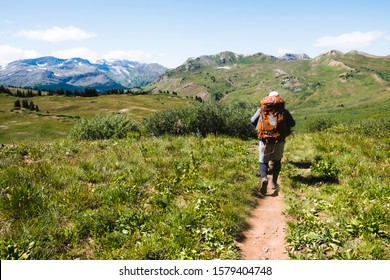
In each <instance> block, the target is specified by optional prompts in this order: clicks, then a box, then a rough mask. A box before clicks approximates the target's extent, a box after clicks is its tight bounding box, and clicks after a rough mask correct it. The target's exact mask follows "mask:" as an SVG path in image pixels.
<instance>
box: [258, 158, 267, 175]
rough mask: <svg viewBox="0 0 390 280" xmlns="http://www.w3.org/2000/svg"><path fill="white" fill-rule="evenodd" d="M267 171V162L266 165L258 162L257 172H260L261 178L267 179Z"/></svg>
mask: <svg viewBox="0 0 390 280" xmlns="http://www.w3.org/2000/svg"><path fill="white" fill-rule="evenodd" d="M267 171H268V162H267V163H263V162H260V163H259V172H260V176H261V177H262V178H263V177H267Z"/></svg>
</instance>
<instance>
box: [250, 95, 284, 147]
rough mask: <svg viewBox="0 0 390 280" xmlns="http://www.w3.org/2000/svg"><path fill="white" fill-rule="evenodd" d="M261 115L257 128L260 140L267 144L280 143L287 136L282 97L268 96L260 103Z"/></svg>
mask: <svg viewBox="0 0 390 280" xmlns="http://www.w3.org/2000/svg"><path fill="white" fill-rule="evenodd" d="M260 109H261V114H260V117H259V123H258V126H257V135H258V137H259V139H261V140H263V141H266V142H278V141H281V140H284V138H285V137H286V136H287V134H288V133H287V131H288V129H287V124H286V120H285V117H284V115H283V112H284V100H283V99H282V98H281V97H280V96H266V97H264V98H263V99H262V100H261V102H260Z"/></svg>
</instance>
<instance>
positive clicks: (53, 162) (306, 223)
mask: <svg viewBox="0 0 390 280" xmlns="http://www.w3.org/2000/svg"><path fill="white" fill-rule="evenodd" d="M291 59H292V60H291ZM389 77H390V64H389V57H382V58H378V57H371V56H369V55H367V54H361V53H358V52H351V53H347V54H342V53H340V52H336V51H331V52H329V53H327V54H324V55H321V56H319V57H317V58H314V59H308V58H307V57H305V56H297V57H296V56H286V58H285V59H278V58H275V57H271V56H267V55H264V54H261V53H259V54H256V55H253V56H239V55H236V54H233V53H230V52H224V53H221V54H218V55H213V56H203V57H200V58H196V59H189V60H188V61H187V63H185V64H183V65H182V66H181V67H178V68H176V69H171V70H168V71H167V72H166V73H165V74H164V75H163V76H162V77H160V78H159V79H157V80H155V81H154V82H153V83H150V84H148V85H146V86H143V87H141V89H140V90H141V91H142V92H143V94H109V95H98V96H93V97H76V96H65V95H56V94H48V93H47V92H43V93H42V95H41V96H32V97H23V98H21V97H16V96H12V95H10V94H6V93H0V144H1V148H0V182H1V188H0V210H1V211H0V253H1V255H0V257H1V259H144V260H145V259H148V260H152V259H158V260H163V259H180V260H188V259H195V260H204V259H237V260H238V259H243V258H244V257H245V256H243V254H242V251H241V250H240V248H239V246H237V244H240V243H242V242H244V241H245V234H244V233H245V232H246V231H248V230H249V229H250V228H249V227H250V224H248V217H249V216H250V214H251V211H253V209H255V208H256V206H257V204H258V203H262V201H261V199H260V200H259V199H258V197H259V194H258V192H259V177H258V176H257V165H258V163H257V160H258V159H257V142H258V140H257V139H256V137H255V135H252V134H253V128H252V127H250V124H249V117H250V116H251V114H253V113H254V111H255V110H256V109H257V106H258V103H259V101H260V98H261V97H263V96H265V95H266V94H267V93H268V92H269V91H270V89H273V90H277V91H279V92H280V94H281V95H282V97H283V98H284V99H285V100H286V101H287V108H288V109H289V111H290V112H291V113H292V114H293V116H294V118H295V119H296V121H297V127H296V128H294V133H293V134H292V135H291V136H290V137H289V138H288V140H287V142H286V151H285V157H284V164H283V169H282V173H281V182H282V183H281V188H282V189H281V190H282V196H280V197H277V199H278V200H279V201H282V202H283V204H282V213H283V215H284V216H285V218H286V221H287V227H286V229H285V232H284V233H285V234H283V236H284V237H285V248H284V251H283V252H282V253H283V258H287V257H288V258H289V259H306V260H322V259H348V260H386V259H389V258H390V247H389V236H390V221H389V215H388V213H389V209H390V208H389V207H390V201H389V197H390V193H389V192H390V188H389V186H390V177H389V175H388V174H389V164H390V162H389V159H390V154H389V151H390V142H389V139H390V138H389V137H390V135H389V133H390V122H389V119H390V110H389V108H390V90H389V88H390V84H389ZM11 90H14V91H16V90H17V89H14V88H11ZM22 99H26V100H27V101H28V103H30V102H31V101H33V103H34V104H35V105H38V106H39V111H30V110H29V109H25V108H14V104H15V101H17V100H20V101H22ZM115 122H116V123H115ZM134 123H135V124H136V125H133V126H130V125H129V124H134ZM122 124H123V127H122ZM76 128H77V129H76ZM126 129H127V130H126ZM112 130H113V131H114V134H113V135H120V137H119V136H118V137H115V136H109V137H106V136H107V135H112V134H109V133H111V131H112ZM118 130H121V131H120V132H121V134H115V133H116V132H117V131H118ZM122 130H123V131H122ZM94 132H99V134H98V135H101V138H95V134H94ZM99 137H100V136H99ZM273 198H274V197H267V198H266V199H268V200H269V199H273ZM279 253H280V252H279Z"/></svg>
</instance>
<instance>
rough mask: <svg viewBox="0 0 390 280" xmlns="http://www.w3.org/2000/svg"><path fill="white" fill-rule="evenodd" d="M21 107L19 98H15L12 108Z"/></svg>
mask: <svg viewBox="0 0 390 280" xmlns="http://www.w3.org/2000/svg"><path fill="white" fill-rule="evenodd" d="M20 107H21V104H20V100H19V99H18V100H16V101H15V103H14V108H19V109H20Z"/></svg>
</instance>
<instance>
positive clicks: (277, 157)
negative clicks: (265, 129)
mask: <svg viewBox="0 0 390 280" xmlns="http://www.w3.org/2000/svg"><path fill="white" fill-rule="evenodd" d="M283 152H284V141H283V142H280V143H277V144H276V145H275V152H274V155H273V160H274V166H273V169H272V183H273V184H274V186H276V185H277V182H278V177H279V173H280V170H281V169H282V164H281V160H282V158H283Z"/></svg>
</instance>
